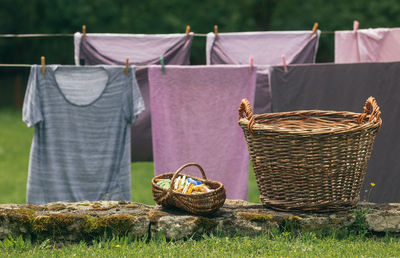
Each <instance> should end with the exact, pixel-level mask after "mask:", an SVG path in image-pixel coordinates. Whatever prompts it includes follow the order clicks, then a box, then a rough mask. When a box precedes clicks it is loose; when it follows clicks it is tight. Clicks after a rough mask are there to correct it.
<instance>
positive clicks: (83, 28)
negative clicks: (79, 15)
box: [82, 25, 86, 38]
mask: <svg viewBox="0 0 400 258" xmlns="http://www.w3.org/2000/svg"><path fill="white" fill-rule="evenodd" d="M85 37H86V25H82V38H85Z"/></svg>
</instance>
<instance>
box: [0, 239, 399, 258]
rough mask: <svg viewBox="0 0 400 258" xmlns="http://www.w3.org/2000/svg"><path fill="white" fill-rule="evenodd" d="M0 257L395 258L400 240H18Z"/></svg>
mask: <svg viewBox="0 0 400 258" xmlns="http://www.w3.org/2000/svg"><path fill="white" fill-rule="evenodd" d="M0 252H2V254H3V255H4V256H6V255H7V256H12V257H17V256H31V257H71V256H77V257H87V256H89V257H132V256H134V257H267V256H270V257H289V256H290V257H398V256H399V254H400V238H392V237H384V238H354V237H347V238H345V239H337V238H335V237H334V236H328V237H323V238H318V237H316V235H315V234H313V233H306V234H303V235H300V236H292V235H291V234H290V233H287V234H285V233H279V234H277V233H275V234H269V235H260V236H256V237H230V238H228V237H221V236H218V237H217V236H204V237H202V239H201V240H193V239H189V240H187V241H175V242H167V241H166V240H165V239H162V238H159V239H154V240H150V241H149V242H146V241H144V240H132V239H129V238H115V239H111V240H110V239H109V240H102V241H93V242H92V243H90V244H87V243H84V242H80V243H79V244H73V245H54V244H51V243H50V242H49V241H45V242H42V243H40V244H31V243H30V242H29V241H23V240H22V238H18V239H11V240H8V239H7V240H5V241H3V242H0Z"/></svg>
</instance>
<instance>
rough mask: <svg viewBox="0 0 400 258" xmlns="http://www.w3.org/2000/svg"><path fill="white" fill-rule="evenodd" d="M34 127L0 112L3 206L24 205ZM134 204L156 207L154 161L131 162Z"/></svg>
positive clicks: (255, 197) (253, 189)
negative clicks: (153, 192) (154, 199)
mask: <svg viewBox="0 0 400 258" xmlns="http://www.w3.org/2000/svg"><path fill="white" fill-rule="evenodd" d="M33 132H34V129H33V128H28V127H27V126H26V125H25V124H24V123H23V122H22V114H21V111H17V110H14V109H0V203H25V196H26V180H27V175H28V164H29V152H30V147H31V143H32V137H33ZM131 173H132V177H131V178H132V201H134V202H140V203H145V204H151V205H153V204H154V201H153V196H152V193H151V183H150V181H151V179H152V178H153V177H154V166H153V163H152V162H137V163H132V166H131ZM249 174H250V176H249V201H251V202H259V192H258V188H257V185H256V182H255V178H254V173H253V170H252V168H250V173H249Z"/></svg>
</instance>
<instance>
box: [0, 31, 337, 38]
mask: <svg viewBox="0 0 400 258" xmlns="http://www.w3.org/2000/svg"><path fill="white" fill-rule="evenodd" d="M321 33H322V34H332V33H335V32H334V31H321ZM193 35H194V36H195V37H207V34H204V33H194V34H193ZM73 36H74V34H71V33H53V34H51V33H50V34H0V38H41V37H73Z"/></svg>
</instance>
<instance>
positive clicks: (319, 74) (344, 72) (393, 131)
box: [271, 63, 400, 203]
mask: <svg viewBox="0 0 400 258" xmlns="http://www.w3.org/2000/svg"><path fill="white" fill-rule="evenodd" d="M399 70H400V63H360V64H314V65H298V66H297V65H295V66H291V67H290V68H289V71H288V72H284V71H283V68H282V67H281V66H280V67H273V68H272V70H271V86H272V93H273V97H272V100H273V109H274V111H276V112H283V111H293V110H304V109H321V110H336V111H342V110H344V111H352V112H357V113H362V112H363V110H362V107H363V106H364V103H365V100H366V99H367V98H368V97H370V96H373V97H375V98H376V101H377V103H378V105H379V107H380V110H381V111H382V115H381V117H382V121H383V124H382V128H381V130H380V131H379V133H378V134H377V135H376V138H375V143H374V147H373V150H372V155H371V158H370V160H369V163H368V169H367V173H366V176H365V179H364V184H363V187H362V190H361V200H366V199H367V198H368V195H369V194H370V196H369V197H370V198H369V200H368V201H372V202H379V203H388V202H400V188H399V185H400V177H399V171H400V160H399V158H398V155H399V153H400V134H399V133H398V130H399V128H400V120H399V119H398V118H399V117H400V102H399V101H398V100H399V99H400V88H399V87H398V86H399V85H398V82H399V81H400V73H399V72H398V71H399ZM370 183H375V187H374V188H373V189H372V190H371V185H370ZM370 190H371V193H369V191H370Z"/></svg>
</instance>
